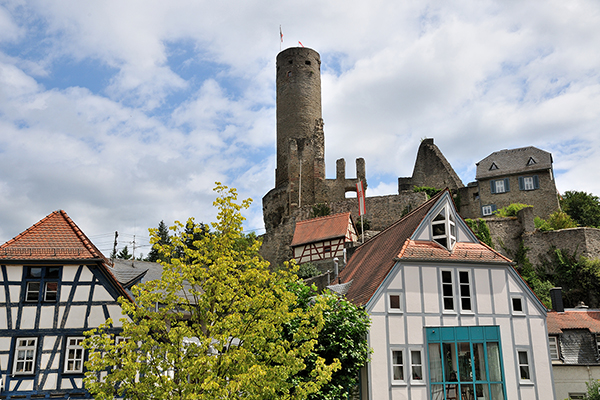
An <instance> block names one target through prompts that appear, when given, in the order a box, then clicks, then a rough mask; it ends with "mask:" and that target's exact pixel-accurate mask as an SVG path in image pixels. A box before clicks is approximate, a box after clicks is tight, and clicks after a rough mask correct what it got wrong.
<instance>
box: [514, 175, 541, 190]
mask: <svg viewBox="0 0 600 400" xmlns="http://www.w3.org/2000/svg"><path fill="white" fill-rule="evenodd" d="M539 188H540V179H539V178H538V176H537V175H533V176H520V177H519V190H535V189H539Z"/></svg>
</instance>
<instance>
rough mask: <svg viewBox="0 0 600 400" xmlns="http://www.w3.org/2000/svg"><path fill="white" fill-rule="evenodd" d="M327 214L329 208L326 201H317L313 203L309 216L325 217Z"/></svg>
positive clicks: (329, 210)
mask: <svg viewBox="0 0 600 400" xmlns="http://www.w3.org/2000/svg"><path fill="white" fill-rule="evenodd" d="M329 214H331V208H329V206H328V205H327V203H319V204H315V205H314V206H313V207H312V211H311V213H310V217H311V218H317V217H325V216H327V215H329Z"/></svg>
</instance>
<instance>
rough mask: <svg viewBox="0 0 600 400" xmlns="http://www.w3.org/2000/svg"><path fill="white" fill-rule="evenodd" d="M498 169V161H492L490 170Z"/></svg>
mask: <svg viewBox="0 0 600 400" xmlns="http://www.w3.org/2000/svg"><path fill="white" fill-rule="evenodd" d="M496 169H498V166H497V165H496V163H495V162H493V163H492V165H490V169H489V170H490V171H494V170H496Z"/></svg>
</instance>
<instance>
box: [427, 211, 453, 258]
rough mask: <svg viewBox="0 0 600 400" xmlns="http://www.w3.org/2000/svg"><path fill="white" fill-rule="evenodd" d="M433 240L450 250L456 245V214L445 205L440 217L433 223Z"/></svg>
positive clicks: (436, 217)
mask: <svg viewBox="0 0 600 400" xmlns="http://www.w3.org/2000/svg"><path fill="white" fill-rule="evenodd" d="M431 233H432V239H433V240H434V241H435V242H437V243H439V244H440V245H442V246H444V247H445V248H446V249H448V250H452V248H454V244H455V243H456V224H455V222H454V214H453V213H452V212H451V211H450V209H449V208H448V205H445V206H444V207H443V208H442V209H441V210H440V212H439V213H438V215H436V216H435V218H434V219H433V221H431Z"/></svg>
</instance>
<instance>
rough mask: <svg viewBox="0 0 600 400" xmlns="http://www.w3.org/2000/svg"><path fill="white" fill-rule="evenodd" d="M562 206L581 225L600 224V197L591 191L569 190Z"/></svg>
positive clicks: (596, 225)
mask: <svg viewBox="0 0 600 400" xmlns="http://www.w3.org/2000/svg"><path fill="white" fill-rule="evenodd" d="M560 206H561V208H562V209H563V211H564V212H566V213H567V214H569V215H570V216H571V218H573V219H574V220H575V222H576V223H577V224H578V225H579V226H591V227H599V226H600V199H598V196H594V195H593V194H591V193H589V194H588V193H586V192H577V191H568V192H565V194H564V195H563V196H562V200H561V201H560Z"/></svg>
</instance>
